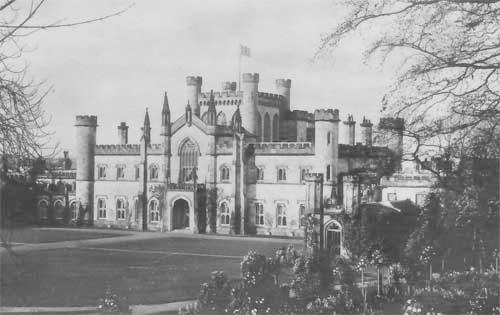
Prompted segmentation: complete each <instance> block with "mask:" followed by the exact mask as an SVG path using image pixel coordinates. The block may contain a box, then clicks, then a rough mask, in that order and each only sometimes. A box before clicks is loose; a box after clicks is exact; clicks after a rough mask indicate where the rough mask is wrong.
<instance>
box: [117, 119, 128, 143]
mask: <svg viewBox="0 0 500 315" xmlns="http://www.w3.org/2000/svg"><path fill="white" fill-rule="evenodd" d="M118 143H119V144H128V126H127V124H126V123H125V122H124V121H122V122H121V123H120V125H119V126H118Z"/></svg>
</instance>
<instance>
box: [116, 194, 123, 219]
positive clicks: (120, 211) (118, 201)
mask: <svg viewBox="0 0 500 315" xmlns="http://www.w3.org/2000/svg"><path fill="white" fill-rule="evenodd" d="M116 219H118V220H123V219H125V200H123V198H118V199H116Z"/></svg>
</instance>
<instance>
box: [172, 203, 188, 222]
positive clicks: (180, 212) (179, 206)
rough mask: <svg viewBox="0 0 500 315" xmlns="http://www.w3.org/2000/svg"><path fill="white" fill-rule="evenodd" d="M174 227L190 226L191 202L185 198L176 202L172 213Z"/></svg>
mask: <svg viewBox="0 0 500 315" xmlns="http://www.w3.org/2000/svg"><path fill="white" fill-rule="evenodd" d="M172 225H173V229H174V230H176V229H185V228H188V227H189V204H188V202H187V201H186V200H184V199H177V200H176V201H175V202H174V207H173V214H172Z"/></svg>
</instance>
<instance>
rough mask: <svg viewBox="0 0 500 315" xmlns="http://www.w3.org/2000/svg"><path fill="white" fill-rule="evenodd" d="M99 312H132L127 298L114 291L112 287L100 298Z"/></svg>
mask: <svg viewBox="0 0 500 315" xmlns="http://www.w3.org/2000/svg"><path fill="white" fill-rule="evenodd" d="M97 308H98V310H99V314H101V315H104V314H131V310H130V306H129V304H128V301H127V298H126V297H123V296H119V295H118V294H116V293H114V292H113V290H112V289H111V287H108V288H107V289H106V291H105V293H104V296H103V297H102V298H100V299H99V304H98V306H97Z"/></svg>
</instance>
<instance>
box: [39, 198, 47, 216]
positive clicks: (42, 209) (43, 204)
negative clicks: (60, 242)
mask: <svg viewBox="0 0 500 315" xmlns="http://www.w3.org/2000/svg"><path fill="white" fill-rule="evenodd" d="M48 209H49V203H48V202H47V201H46V200H40V201H39V202H38V212H39V214H40V218H42V219H46V218H48V214H49V210H48Z"/></svg>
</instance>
